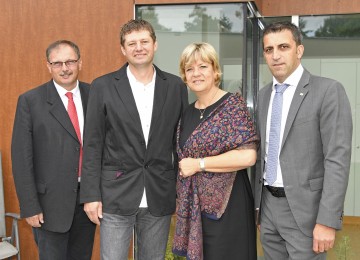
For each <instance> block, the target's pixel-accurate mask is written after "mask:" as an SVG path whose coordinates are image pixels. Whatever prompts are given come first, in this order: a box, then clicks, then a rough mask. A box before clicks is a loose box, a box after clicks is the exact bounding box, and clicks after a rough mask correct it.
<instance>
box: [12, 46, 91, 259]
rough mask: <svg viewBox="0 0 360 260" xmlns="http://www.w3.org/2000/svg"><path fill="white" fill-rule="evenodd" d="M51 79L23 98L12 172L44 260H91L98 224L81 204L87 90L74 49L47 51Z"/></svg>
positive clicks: (23, 213) (22, 209) (15, 132)
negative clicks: (80, 76) (81, 165)
mask: <svg viewBox="0 0 360 260" xmlns="http://www.w3.org/2000/svg"><path fill="white" fill-rule="evenodd" d="M46 58H47V67H48V69H49V72H50V74H51V75H52V80H50V81H49V82H47V83H45V84H43V85H41V86H39V87H37V88H35V89H32V90H30V91H28V92H26V93H24V94H22V95H20V97H19V100H18V105H17V110H16V115H15V122H14V129H13V137H12V147H11V154H12V168H13V175H14V181H15V186H16V191H17V195H18V198H19V203H20V213H21V216H22V217H23V218H25V219H26V221H27V223H28V224H29V225H31V226H32V227H33V233H34V237H35V241H36V243H37V245H38V249H39V257H40V259H52V260H54V259H58V260H64V259H74V260H75V259H76V260H79V259H84V260H85V259H87V260H89V259H91V254H92V248H93V240H94V232H95V228H96V225H95V224H93V223H92V222H91V221H90V220H89V219H88V218H87V216H86V214H85V212H84V210H83V206H82V205H80V203H79V187H80V178H81V177H80V175H79V174H80V171H79V170H80V164H81V154H82V133H83V131H82V130H83V125H84V115H85V111H86V105H87V99H88V94H89V85H88V84H87V83H83V82H79V81H78V74H79V71H80V70H81V65H82V61H81V58H80V51H79V48H78V46H77V45H76V44H74V43H73V42H70V41H67V40H60V41H56V42H54V43H52V44H51V45H50V46H49V47H48V48H47V50H46Z"/></svg>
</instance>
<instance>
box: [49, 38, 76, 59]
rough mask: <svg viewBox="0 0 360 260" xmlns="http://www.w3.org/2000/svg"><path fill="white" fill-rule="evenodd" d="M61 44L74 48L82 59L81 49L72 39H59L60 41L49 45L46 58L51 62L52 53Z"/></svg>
mask: <svg viewBox="0 0 360 260" xmlns="http://www.w3.org/2000/svg"><path fill="white" fill-rule="evenodd" d="M60 45H68V46H70V47H71V48H73V49H74V51H75V53H76V55H77V57H78V59H80V49H79V47H78V46H77V45H76V44H75V43H73V42H72V41H68V40H58V41H56V42H53V43H52V44H50V45H49V47H47V49H46V59H47V61H48V62H50V61H49V57H50V53H51V52H52V50H54V49H56V48H57V47H59V46H60Z"/></svg>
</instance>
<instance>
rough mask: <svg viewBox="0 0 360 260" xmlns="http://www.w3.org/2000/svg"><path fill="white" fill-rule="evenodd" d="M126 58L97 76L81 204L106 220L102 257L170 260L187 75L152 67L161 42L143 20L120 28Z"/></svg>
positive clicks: (97, 220) (92, 93)
mask: <svg viewBox="0 0 360 260" xmlns="http://www.w3.org/2000/svg"><path fill="white" fill-rule="evenodd" d="M120 41H121V50H122V53H123V55H124V56H125V57H126V59H127V61H128V63H127V64H125V65H124V66H123V67H122V68H121V69H120V70H118V71H115V72H112V73H110V74H107V75H104V76H102V77H100V78H98V79H95V80H94V82H93V83H92V85H91V90H90V94H89V103H88V110H87V123H86V126H85V129H86V130H85V143H84V161H83V169H82V171H83V182H82V189H81V202H84V203H85V205H84V208H85V211H86V213H87V214H88V216H89V218H90V219H91V220H92V221H93V222H94V223H96V224H100V222H101V225H100V238H101V239H100V240H101V242H100V243H101V257H102V259H104V260H105V259H127V254H128V249H129V243H130V239H131V234H132V231H133V228H134V227H135V231H136V237H137V241H136V243H137V245H136V249H137V252H136V253H137V257H138V258H137V259H151V260H156V259H161V260H163V259H164V255H165V250H166V243H167V238H168V233H169V226H170V220H171V215H172V214H173V213H174V211H175V198H176V193H175V183H176V172H177V158H176V156H175V132H176V128H177V124H178V121H179V118H180V115H181V113H182V111H183V110H184V108H185V107H186V106H187V105H188V96H187V88H186V86H185V84H184V83H183V82H182V81H181V79H180V78H179V77H177V76H174V75H172V74H169V73H166V72H163V71H161V70H160V69H159V68H158V67H156V66H155V65H153V57H154V53H155V51H156V49H157V42H156V36H155V32H154V29H153V28H152V26H151V24H149V23H148V22H146V21H144V20H131V21H129V22H128V23H126V24H125V25H124V26H123V27H122V29H121V32H120Z"/></svg>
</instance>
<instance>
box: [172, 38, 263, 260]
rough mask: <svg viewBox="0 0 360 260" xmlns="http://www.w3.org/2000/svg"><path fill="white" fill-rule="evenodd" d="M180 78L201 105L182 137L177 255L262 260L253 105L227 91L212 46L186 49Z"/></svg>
mask: <svg viewBox="0 0 360 260" xmlns="http://www.w3.org/2000/svg"><path fill="white" fill-rule="evenodd" d="M180 74H181V77H182V79H183V80H184V82H185V83H186V84H187V85H188V87H189V88H190V89H191V90H192V91H193V92H194V93H195V94H196V96H197V100H196V101H195V102H194V103H193V104H191V105H190V106H189V107H188V108H187V109H186V111H185V112H184V114H183V116H182V118H181V120H180V122H179V126H178V131H177V152H178V156H179V175H178V180H177V196H178V210H177V223H176V230H175V234H174V242H173V252H174V253H175V254H178V255H181V256H186V257H187V259H190V260H201V259H205V260H212V259H213V260H219V259H232V260H234V259H246V260H252V259H256V238H255V232H256V227H255V217H254V207H253V197H252V191H251V187H250V183H249V179H248V176H247V172H246V168H248V167H250V166H252V165H254V163H255V161H256V149H257V143H258V137H257V135H256V133H255V130H254V126H253V122H252V120H251V118H250V115H249V112H248V110H247V106H246V102H245V101H244V100H243V99H242V97H241V96H240V95H239V94H231V93H227V92H225V91H223V90H221V89H220V88H219V85H220V79H221V70H220V66H219V62H218V57H217V53H216V51H215V50H214V48H213V47H212V46H211V45H210V44H208V43H193V44H190V45H189V46H187V47H186V48H185V50H184V51H183V53H182V55H181V60H180Z"/></svg>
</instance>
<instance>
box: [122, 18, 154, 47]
mask: <svg viewBox="0 0 360 260" xmlns="http://www.w3.org/2000/svg"><path fill="white" fill-rule="evenodd" d="M133 31H148V32H149V33H150V36H151V38H152V39H153V41H154V42H156V35H155V31H154V28H153V27H152V25H151V24H150V23H149V22H148V21H145V20H143V19H136V20H134V19H132V20H130V21H128V22H127V23H126V24H124V25H123V26H122V27H121V30H120V44H121V46H124V43H125V35H127V34H129V33H132V32H133Z"/></svg>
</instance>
